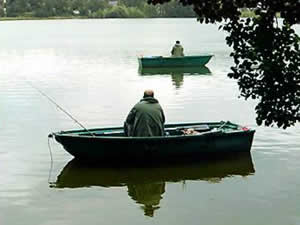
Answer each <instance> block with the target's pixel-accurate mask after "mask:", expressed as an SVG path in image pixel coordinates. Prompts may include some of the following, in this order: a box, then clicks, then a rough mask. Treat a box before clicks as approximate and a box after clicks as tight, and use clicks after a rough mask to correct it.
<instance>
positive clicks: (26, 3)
mask: <svg viewBox="0 0 300 225" xmlns="http://www.w3.org/2000/svg"><path fill="white" fill-rule="evenodd" d="M2 1H3V0H0V3H1V2H2ZM1 8H2V9H3V10H1V12H0V16H7V17H73V16H76V17H80V16H81V17H89V18H143V17H147V18H149V17H150V18H151V17H152V18H156V17H195V13H194V11H193V9H192V8H191V7H190V6H187V7H186V6H182V5H179V4H178V2H177V1H174V0H172V1H171V2H169V3H167V4H164V5H156V6H153V5H149V4H147V0H118V1H109V0H7V1H6V5H5V7H3V6H2V7H0V9H1ZM4 8H6V10H4Z"/></svg>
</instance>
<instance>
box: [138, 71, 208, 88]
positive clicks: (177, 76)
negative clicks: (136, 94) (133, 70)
mask: <svg viewBox="0 0 300 225" xmlns="http://www.w3.org/2000/svg"><path fill="white" fill-rule="evenodd" d="M138 72H139V74H140V75H141V76H152V75H171V77H172V83H173V84H174V85H175V87H176V88H177V89H178V88H180V87H181V86H182V85H183V79H184V76H197V75H211V71H210V70H209V69H208V68H207V67H206V66H201V67H162V68H143V67H139V70H138Z"/></svg>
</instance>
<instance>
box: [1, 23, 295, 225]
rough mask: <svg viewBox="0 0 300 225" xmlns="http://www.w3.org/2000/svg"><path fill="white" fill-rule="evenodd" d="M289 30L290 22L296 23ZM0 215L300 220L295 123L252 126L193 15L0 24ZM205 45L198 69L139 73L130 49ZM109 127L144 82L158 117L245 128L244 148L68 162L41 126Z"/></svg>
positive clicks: (205, 28) (191, 49)
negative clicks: (190, 155)
mask: <svg viewBox="0 0 300 225" xmlns="http://www.w3.org/2000/svg"><path fill="white" fill-rule="evenodd" d="M296 29H297V32H298V33H299V31H300V28H299V26H298V27H296ZM0 32H1V33H0V34H1V35H0V43H1V44H0V126H1V129H0V160H1V161H0V168H1V171H2V173H1V174H2V175H1V179H0V199H1V200H0V223H1V224H3V225H25V224H26V225H27V224H30V225H53V224H56V225H77V224H78V225H82V224H130V225H141V224H174V225H176V224H195V225H196V224H200V223H202V224H214V225H218V224H249V225H253V224H257V225H261V224H274V225H275V224H276V225H277V224H278V225H282V224H292V225H294V224H295V225H296V224H300V214H299V212H300V205H299V202H300V190H299V185H300V163H299V161H300V142H299V136H300V131H299V124H297V125H296V127H293V128H290V129H287V130H281V129H277V128H267V127H257V126H256V124H255V111H254V107H255V104H256V103H255V102H253V101H244V100H242V99H239V98H238V94H239V92H238V87H237V85H236V82H235V81H234V80H231V79H229V78H227V76H226V74H227V73H228V72H229V70H230V69H229V68H230V65H232V61H231V59H230V58H229V53H230V48H228V47H227V46H226V44H225V41H224V37H225V33H223V32H221V31H219V30H218V27H217V25H200V24H198V23H197V22H196V21H195V20H194V19H145V20H144V19H139V20H135V19H130V20H118V19H116V20H55V21H11V22H0ZM177 39H178V40H181V42H182V44H183V46H184V48H185V53H186V55H193V54H205V53H213V54H214V55H215V57H213V58H212V60H211V61H210V62H209V63H208V64H207V68H204V69H203V70H201V71H141V70H139V68H138V62H137V56H139V55H169V52H170V49H171V47H172V45H173V43H174V42H175V40H177ZM29 83H30V84H31V85H33V86H35V87H38V88H39V89H40V90H42V91H43V92H45V93H47V94H48V95H49V96H50V97H51V98H53V99H54V100H55V101H56V102H57V103H58V104H59V105H60V106H62V107H63V108H64V109H65V110H67V111H68V112H70V113H71V114H72V115H73V116H74V117H75V118H76V119H77V120H79V121H80V122H81V123H83V124H84V125H85V126H87V127H101V126H119V125H122V124H123V121H124V118H125V117H126V115H127V113H128V112H129V110H130V109H131V107H132V106H133V104H135V103H136V102H137V101H138V100H139V99H140V98H141V96H142V92H143V90H144V89H146V88H153V89H154V90H155V93H156V97H157V98H158V100H159V101H160V103H161V105H162V106H163V108H164V110H165V114H166V117H167V122H168V123H172V122H198V121H219V120H230V121H232V122H236V123H239V124H242V125H245V126H249V127H251V128H254V129H256V131H257V132H256V134H255V138H254V142H253V147H252V151H251V154H250V155H243V156H239V157H235V158H230V159H222V160H214V161H205V162H200V163H196V164H195V163H193V164H185V165H161V166H159V167H158V166H157V167H154V168H142V169H135V168H115V169H114V168H91V167H88V166H84V165H81V164H78V163H77V162H76V161H74V160H72V157H71V156H70V155H69V154H68V153H66V152H65V151H64V150H63V149H62V147H61V146H60V145H59V144H57V143H56V142H55V141H53V140H50V142H49V144H50V146H51V149H52V154H53V165H52V168H51V159H50V154H49V148H48V139H47V135H48V134H49V133H51V132H55V131H60V130H67V129H78V128H79V127H78V125H77V124H76V123H74V122H73V121H72V120H71V119H70V118H68V117H67V116H66V115H65V114H64V113H62V112H61V111H60V110H59V109H57V107H56V106H55V105H53V104H52V103H51V102H49V101H48V100H47V99H46V98H45V97H44V96H42V95H41V94H40V93H39V92H38V91H37V90H35V89H34V88H33V87H32V86H30V85H29Z"/></svg>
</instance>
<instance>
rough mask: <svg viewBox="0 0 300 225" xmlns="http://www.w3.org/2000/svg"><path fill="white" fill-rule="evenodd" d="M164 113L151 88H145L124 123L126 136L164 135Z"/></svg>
mask: <svg viewBox="0 0 300 225" xmlns="http://www.w3.org/2000/svg"><path fill="white" fill-rule="evenodd" d="M164 123H165V115H164V112H163V109H162V107H161V106H160V104H159V102H158V100H157V99H155V98H154V92H153V90H145V92H144V96H143V98H142V99H141V100H140V101H139V102H138V103H137V104H135V106H134V107H133V108H132V109H131V110H130V112H129V114H128V116H127V118H126V121H125V123H124V131H125V135H126V136H133V137H149V136H163V135H164Z"/></svg>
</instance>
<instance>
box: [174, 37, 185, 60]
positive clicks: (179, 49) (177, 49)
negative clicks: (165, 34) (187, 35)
mask: <svg viewBox="0 0 300 225" xmlns="http://www.w3.org/2000/svg"><path fill="white" fill-rule="evenodd" d="M171 54H172V57H179V56H184V54H183V47H182V45H181V44H180V41H176V44H175V45H174V46H173V48H172V51H171Z"/></svg>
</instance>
